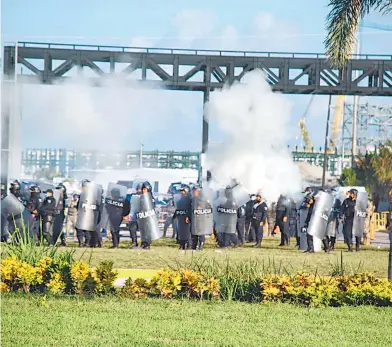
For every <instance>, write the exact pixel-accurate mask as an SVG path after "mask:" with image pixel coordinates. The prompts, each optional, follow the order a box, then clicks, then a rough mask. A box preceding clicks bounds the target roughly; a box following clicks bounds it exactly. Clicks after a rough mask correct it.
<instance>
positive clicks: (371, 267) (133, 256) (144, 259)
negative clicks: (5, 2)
mask: <svg viewBox="0 0 392 347" xmlns="http://www.w3.org/2000/svg"><path fill="white" fill-rule="evenodd" d="M292 243H293V242H292ZM278 244H279V242H278V241H277V240H274V239H272V238H265V240H264V241H263V248H261V249H255V248H253V247H252V246H251V245H246V246H245V247H243V248H235V249H227V250H220V249H216V248H215V247H214V242H213V240H211V239H209V240H208V242H207V246H206V248H205V250H204V251H203V252H192V251H186V252H181V251H179V250H178V247H177V245H176V243H175V241H173V240H171V239H162V240H159V241H154V243H153V245H152V247H151V250H141V249H129V242H122V243H121V248H120V249H109V248H108V247H109V246H110V244H109V243H108V242H107V243H105V248H102V249H100V248H95V249H89V248H77V249H76V252H75V259H82V260H84V261H87V262H89V263H90V264H91V265H92V266H96V265H98V263H99V262H100V261H102V260H112V261H114V266H115V267H116V268H119V269H160V268H163V267H167V266H177V265H178V264H183V265H184V264H187V263H188V262H190V261H192V260H194V261H202V260H203V259H205V260H208V259H214V260H216V261H221V262H225V261H227V260H229V261H230V262H232V263H235V262H238V261H241V260H247V259H257V260H258V261H259V262H261V263H263V262H264V264H265V268H266V269H268V270H272V271H276V272H279V271H280V272H283V271H286V270H287V271H290V272H295V271H307V272H310V273H312V274H313V273H315V272H316V271H317V273H318V274H320V275H328V274H330V273H331V270H332V265H336V264H337V263H338V262H340V259H341V251H342V252H343V253H342V254H343V261H344V265H345V266H346V270H347V271H348V272H357V271H371V272H373V273H374V274H376V275H378V276H382V277H386V276H387V268H388V249H386V248H384V249H377V248H375V247H363V249H362V250H361V251H360V252H359V253H356V252H354V253H348V252H347V251H346V248H345V247H344V245H343V244H338V249H337V250H336V251H334V252H332V253H330V254H325V253H324V252H320V253H316V254H307V253H305V254H304V253H303V252H302V251H299V250H297V249H295V248H294V246H290V247H278ZM294 244H295V243H294ZM61 249H64V248H61Z"/></svg>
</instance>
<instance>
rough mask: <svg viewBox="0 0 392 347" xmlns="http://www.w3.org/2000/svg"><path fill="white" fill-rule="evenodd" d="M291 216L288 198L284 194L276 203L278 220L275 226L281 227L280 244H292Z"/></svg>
mask: <svg viewBox="0 0 392 347" xmlns="http://www.w3.org/2000/svg"><path fill="white" fill-rule="evenodd" d="M289 217H290V208H289V206H288V200H287V198H286V197H284V196H280V197H279V200H278V202H277V204H276V220H275V227H274V230H275V228H276V227H279V229H280V246H284V245H287V246H288V245H289V244H290V234H289Z"/></svg>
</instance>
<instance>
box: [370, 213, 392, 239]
mask: <svg viewBox="0 0 392 347" xmlns="http://www.w3.org/2000/svg"><path fill="white" fill-rule="evenodd" d="M388 213H389V212H381V213H379V212H375V213H373V216H372V220H371V223H370V240H375V238H376V236H375V233H376V232H377V231H384V230H386V229H387V217H388Z"/></svg>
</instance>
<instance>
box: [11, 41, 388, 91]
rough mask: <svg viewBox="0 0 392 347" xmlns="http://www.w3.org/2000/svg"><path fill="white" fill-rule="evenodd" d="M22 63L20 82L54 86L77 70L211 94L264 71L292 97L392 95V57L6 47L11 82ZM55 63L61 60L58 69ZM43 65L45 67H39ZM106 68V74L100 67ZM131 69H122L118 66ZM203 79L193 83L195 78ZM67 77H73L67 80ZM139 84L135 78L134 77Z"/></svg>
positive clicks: (36, 45) (277, 88)
mask: <svg viewBox="0 0 392 347" xmlns="http://www.w3.org/2000/svg"><path fill="white" fill-rule="evenodd" d="M16 55H18V59H17V61H18V63H20V64H22V65H24V66H25V67H26V68H27V69H28V70H30V71H31V72H32V73H33V74H32V75H31V74H30V75H22V74H20V75H19V74H18V77H17V78H18V81H20V82H35V83H45V84H52V83H55V82H59V81H60V80H62V79H65V78H67V77H66V74H67V73H68V72H69V71H70V70H71V69H72V68H73V67H77V71H78V74H83V72H82V71H83V67H89V68H90V69H91V70H93V71H94V72H95V73H96V76H97V78H96V79H95V80H96V83H97V85H99V80H100V79H102V78H103V77H105V76H108V75H110V74H118V75H123V76H129V75H132V74H133V75H135V74H136V73H137V72H140V73H139V75H140V76H139V77H137V78H136V79H138V80H141V81H143V82H145V83H146V84H150V85H151V84H152V85H160V86H162V87H165V88H167V89H173V90H193V91H203V92H204V91H206V90H208V91H210V90H214V89H216V88H222V87H223V86H224V84H226V83H229V84H231V83H233V82H234V81H236V80H237V81H240V80H241V79H242V77H243V76H244V75H245V74H246V72H248V71H251V70H254V69H261V70H262V71H263V72H264V73H265V75H266V79H267V81H268V82H269V83H270V85H271V87H272V89H273V90H274V91H277V92H282V93H291V94H333V95H342V94H349V95H372V96H392V55H357V56H355V57H354V58H355V59H352V60H350V61H349V63H348V65H347V68H346V69H345V70H344V71H338V70H336V69H333V68H331V66H330V64H329V62H328V61H327V59H326V56H325V55H323V54H312V53H309V54H308V53H272V52H269V53H263V52H241V51H213V50H187V49H167V48H132V47H119V46H90V45H74V44H50V43H48V44H45V43H34V42H19V43H17V45H16V46H15V45H14V46H5V48H4V73H5V75H6V76H9V77H10V78H12V76H14V73H15V71H16V70H15V62H16ZM55 61H61V63H60V64H58V65H57V66H56V67H54V65H55ZM37 64H38V65H42V67H39V66H37ZM102 64H104V65H105V64H106V65H107V69H106V70H107V71H105V68H104V67H102ZM124 64H127V65H128V66H126V67H125V68H123V69H121V71H119V69H118V68H117V66H116V65H124ZM197 74H198V75H201V76H200V77H199V78H195V76H196V75H197ZM68 78H69V77H68ZM134 79H135V78H134Z"/></svg>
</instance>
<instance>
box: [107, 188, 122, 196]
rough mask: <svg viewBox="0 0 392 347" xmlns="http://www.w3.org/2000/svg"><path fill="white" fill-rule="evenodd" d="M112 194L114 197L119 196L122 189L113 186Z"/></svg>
mask: <svg viewBox="0 0 392 347" xmlns="http://www.w3.org/2000/svg"><path fill="white" fill-rule="evenodd" d="M110 194H111V196H112V197H113V198H119V197H120V195H121V192H120V189H118V188H113V189H112V190H111V191H110Z"/></svg>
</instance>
